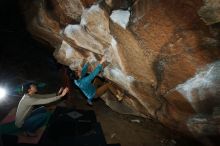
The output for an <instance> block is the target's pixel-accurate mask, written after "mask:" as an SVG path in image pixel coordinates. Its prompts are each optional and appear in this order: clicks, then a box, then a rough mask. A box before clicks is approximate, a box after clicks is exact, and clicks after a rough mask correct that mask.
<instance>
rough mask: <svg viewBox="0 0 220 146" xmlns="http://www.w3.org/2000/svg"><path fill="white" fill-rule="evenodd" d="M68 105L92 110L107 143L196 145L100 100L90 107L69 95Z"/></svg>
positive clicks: (126, 145) (163, 145)
mask: <svg viewBox="0 0 220 146" xmlns="http://www.w3.org/2000/svg"><path fill="white" fill-rule="evenodd" d="M67 103H68V106H72V107H75V108H77V109H88V110H94V111H95V113H96V116H97V120H98V121H99V122H100V123H101V125H102V128H103V132H104V135H105V138H106V141H107V143H108V144H112V143H120V144H121V145H122V146H186V145H187V146H190V145H192V146H196V145H198V144H197V143H195V141H193V140H192V139H186V138H183V137H181V136H179V135H177V134H175V133H173V132H172V133H171V131H170V130H169V129H167V128H165V127H163V126H162V125H161V124H159V123H157V122H155V121H152V120H149V119H144V118H140V117H136V116H131V115H123V114H119V113H117V112H114V111H113V110H111V109H110V108H109V107H108V106H106V105H105V103H104V102H103V101H102V100H97V101H95V102H94V105H93V106H92V107H90V106H88V105H86V100H85V99H83V98H81V99H80V98H77V97H74V96H71V97H70V98H69V100H68V102H67Z"/></svg>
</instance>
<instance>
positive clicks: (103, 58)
mask: <svg viewBox="0 0 220 146" xmlns="http://www.w3.org/2000/svg"><path fill="white" fill-rule="evenodd" d="M105 61H106V60H105V57H104V56H103V57H102V59H101V61H100V64H103V63H104V62H105Z"/></svg>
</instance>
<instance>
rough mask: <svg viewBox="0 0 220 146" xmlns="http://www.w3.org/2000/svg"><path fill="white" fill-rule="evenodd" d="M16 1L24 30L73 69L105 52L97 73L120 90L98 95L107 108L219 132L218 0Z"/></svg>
mask: <svg viewBox="0 0 220 146" xmlns="http://www.w3.org/2000/svg"><path fill="white" fill-rule="evenodd" d="M22 4H23V6H22V7H23V9H24V14H25V18H26V22H27V27H28V29H29V31H30V32H31V33H32V35H33V36H34V37H36V38H37V39H38V40H40V41H42V42H45V43H47V44H49V45H51V46H53V47H54V48H55V51H54V56H55V57H56V59H57V60H58V61H59V62H60V63H62V64H65V65H68V66H69V67H70V68H71V69H72V70H74V68H76V67H77V66H79V64H80V63H81V62H82V61H83V59H86V60H88V61H89V62H91V63H92V64H94V63H96V62H97V60H100V58H101V57H102V56H105V57H106V59H107V61H108V62H109V64H108V66H107V67H106V68H105V69H104V73H103V76H104V77H105V78H107V79H109V80H111V81H112V82H114V83H115V84H116V85H117V86H118V88H119V89H120V90H121V91H123V92H124V93H125V95H126V98H124V100H123V101H122V102H120V103H119V102H117V101H116V100H115V98H114V96H113V95H112V94H111V93H110V92H108V93H106V94H105V95H104V96H103V97H102V99H103V100H104V101H105V102H106V104H107V105H109V106H110V107H111V108H112V109H114V110H116V111H118V112H121V113H126V114H134V115H138V116H143V117H150V118H154V119H157V120H159V121H160V122H161V123H163V124H164V125H166V126H168V127H170V128H172V129H175V130H178V131H181V132H184V133H187V134H196V135H213V134H214V135H215V134H218V133H219V130H218V129H219V128H220V127H219V120H220V118H219V116H220V112H218V111H219V110H218V109H219V106H220V99H219V94H220V76H219V74H220V62H219V61H218V59H219V58H220V50H219V49H220V47H219V46H220V45H219V36H220V34H219V32H220V26H219V24H218V22H219V2H218V0H210V1H209V0H207V1H204V2H203V1H202V0H179V1H175V0H163V1H155V0H146V1H141V0H140V1H139V0H127V1H126V0H120V1H117V2H116V0H105V1H104V0H103V1H98V2H97V1H95V0H72V1H70V0H66V1H61V0H38V1H29V0H23V1H22ZM24 4H25V5H24ZM119 9H120V10H119ZM201 18H202V20H204V21H205V22H204V21H202V20H201ZM206 24H208V25H209V26H208V25H206ZM211 24H212V25H211ZM201 125H202V126H201ZM209 127H212V128H209ZM213 127H215V128H213ZM216 128H217V129H216ZM205 129H211V130H210V131H209V132H206V130H205ZM212 129H215V130H212Z"/></svg>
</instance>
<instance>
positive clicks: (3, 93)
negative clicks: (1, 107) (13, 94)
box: [0, 87, 7, 100]
mask: <svg viewBox="0 0 220 146" xmlns="http://www.w3.org/2000/svg"><path fill="white" fill-rule="evenodd" d="M6 94H7V91H6V89H4V88H2V87H0V100H2V99H4V98H5V96H6Z"/></svg>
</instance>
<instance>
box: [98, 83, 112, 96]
mask: <svg viewBox="0 0 220 146" xmlns="http://www.w3.org/2000/svg"><path fill="white" fill-rule="evenodd" d="M110 84H111V83H105V84H104V85H102V86H101V87H99V88H98V89H97V90H96V95H95V98H98V97H100V96H102V95H103V94H104V93H105V92H106V91H107V90H108V89H109V86H110Z"/></svg>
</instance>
